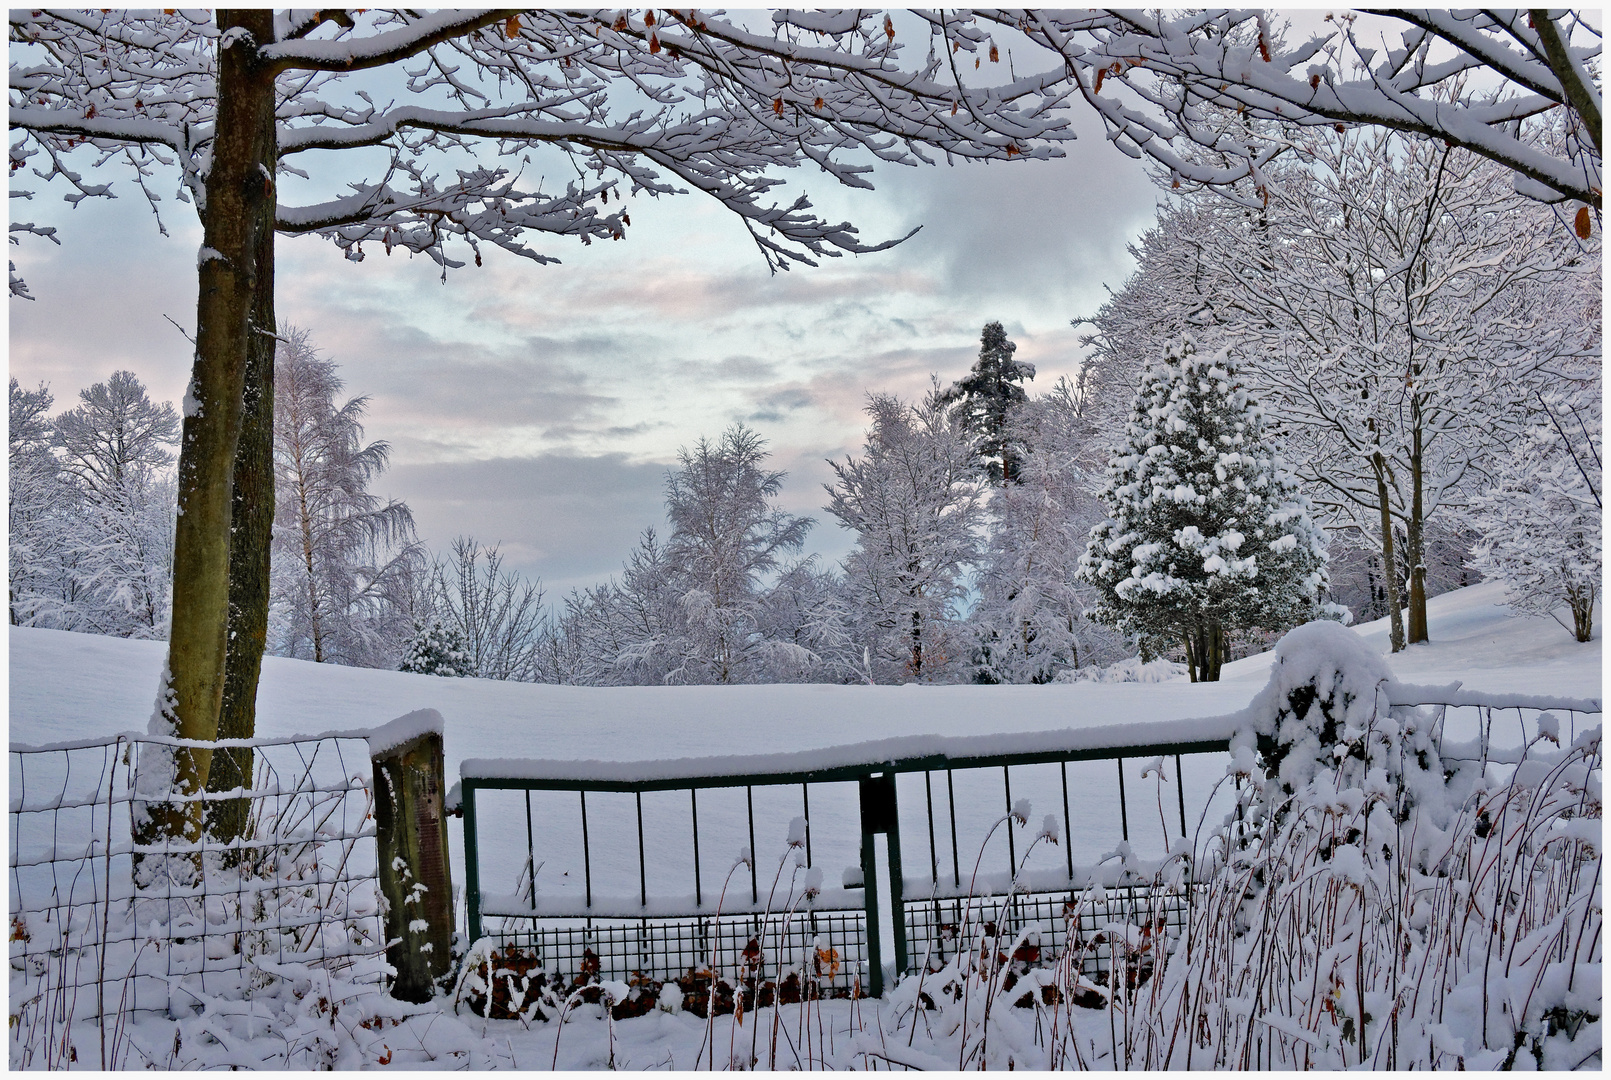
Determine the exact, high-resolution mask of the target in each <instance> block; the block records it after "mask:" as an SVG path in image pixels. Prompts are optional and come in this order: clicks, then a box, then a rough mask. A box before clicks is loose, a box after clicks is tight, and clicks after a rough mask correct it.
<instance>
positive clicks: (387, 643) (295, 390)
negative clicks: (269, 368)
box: [273, 326, 420, 667]
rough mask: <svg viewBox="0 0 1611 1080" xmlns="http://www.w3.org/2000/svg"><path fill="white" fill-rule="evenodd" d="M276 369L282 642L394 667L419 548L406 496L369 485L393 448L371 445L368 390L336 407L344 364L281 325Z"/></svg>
mask: <svg viewBox="0 0 1611 1080" xmlns="http://www.w3.org/2000/svg"><path fill="white" fill-rule="evenodd" d="M280 337H281V339H282V341H281V348H280V350H279V354H278V356H277V358H276V370H275V384H276V386H275V391H276V392H275V398H274V417H275V425H274V426H275V465H276V473H277V475H276V487H277V490H278V495H279V499H278V501H279V509H278V512H277V514H276V523H275V524H276V527H275V547H276V552H275V561H274V579H275V587H274V597H275V610H276V615H277V619H276V622H277V624H278V625H277V631H278V633H277V637H278V641H277V642H276V645H275V648H274V650H273V651H275V652H276V653H278V654H280V655H282V656H294V657H297V658H299V659H307V660H312V661H314V662H315V663H336V664H348V665H351V666H355V667H394V666H395V665H396V664H397V661H398V655H397V654H398V652H399V651H400V649H401V647H402V644H403V642H404V641H406V640H407V637H408V635H409V634H410V632H411V626H410V623H409V621H408V618H407V615H406V611H407V607H406V604H405V601H404V593H405V590H406V587H407V583H408V577H409V570H410V568H411V567H412V565H413V564H414V563H415V562H416V561H417V560H418V558H419V556H420V551H419V547H418V545H417V544H416V543H415V542H414V539H413V532H414V519H413V515H412V514H411V513H410V512H409V509H408V507H407V505H406V504H404V503H400V502H396V501H382V500H381V499H380V498H379V497H378V496H376V495H373V494H371V493H370V491H369V485H370V483H371V482H373V481H374V479H375V478H376V477H377V476H379V475H380V474H381V473H382V472H384V471H385V469H386V459H387V456H388V455H389V453H390V448H389V447H388V446H387V444H386V443H384V442H372V443H369V444H367V445H366V444H365V443H364V441H363V434H364V429H363V424H362V422H361V421H362V417H363V414H364V412H365V410H366V409H367V407H368V402H369V399H368V398H366V397H356V398H352V399H351V400H349V401H347V402H345V403H344V404H337V400H336V399H337V395H338V394H340V393H341V389H342V381H341V377H340V376H339V375H337V374H336V364H335V361H334V360H332V359H331V358H330V357H328V356H324V355H322V354H321V353H320V352H319V351H318V350H317V349H315V348H314V346H313V344H312V342H311V341H310V340H309V335H308V333H307V331H305V330H299V329H297V328H296V327H291V326H282V327H281V330H280Z"/></svg>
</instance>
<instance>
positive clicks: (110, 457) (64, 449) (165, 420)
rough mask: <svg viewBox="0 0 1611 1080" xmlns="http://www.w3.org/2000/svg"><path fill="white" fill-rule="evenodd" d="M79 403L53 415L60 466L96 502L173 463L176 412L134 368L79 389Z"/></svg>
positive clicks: (119, 496) (121, 494)
mask: <svg viewBox="0 0 1611 1080" xmlns="http://www.w3.org/2000/svg"><path fill="white" fill-rule="evenodd" d="M78 396H79V404H78V405H77V406H76V407H74V408H72V409H70V410H68V411H67V412H64V413H62V414H61V415H60V416H58V417H56V420H55V425H54V426H55V435H54V439H53V442H54V445H55V446H56V447H57V448H59V449H60V450H61V465H62V469H63V470H64V471H65V472H66V473H67V474H68V475H69V476H71V477H72V478H73V480H74V482H75V484H76V485H77V486H78V488H79V489H80V490H81V491H83V492H84V493H85V494H86V495H87V496H88V497H90V498H91V499H93V500H94V501H95V502H98V503H102V504H105V505H110V504H114V503H116V502H118V501H119V500H120V499H122V498H123V497H124V493H125V491H126V485H127V482H128V481H130V480H131V479H137V478H139V477H141V476H142V475H144V474H146V473H149V472H150V471H152V470H155V469H161V468H164V467H166V466H168V465H170V464H172V463H173V454H172V453H170V452H169V450H168V448H169V447H171V446H172V445H173V444H174V443H176V442H177V441H178V439H179V414H178V413H176V412H175V411H174V408H173V406H172V405H170V404H169V403H168V402H166V401H164V402H160V403H158V402H154V401H152V400H151V398H150V396H149V395H148V394H147V393H146V389H145V386H144V385H143V384H142V383H141V382H140V380H139V379H138V378H137V377H136V376H135V374H134V373H133V372H132V371H115V372H113V373H112V377H111V378H110V379H108V380H107V381H106V382H104V383H96V384H95V385H94V386H92V387H90V388H89V389H87V390H81V391H79V394H78Z"/></svg>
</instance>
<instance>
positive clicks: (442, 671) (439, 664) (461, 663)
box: [397, 618, 475, 679]
mask: <svg viewBox="0 0 1611 1080" xmlns="http://www.w3.org/2000/svg"><path fill="white" fill-rule="evenodd" d="M397 670H398V671H411V672H413V673H415V674H416V675H440V676H442V677H443V678H447V679H462V678H465V677H467V676H470V675H473V674H475V669H474V665H472V664H471V663H470V654H469V652H468V650H466V648H465V643H464V635H463V634H461V633H459V631H458V630H457V628H455V627H452V626H446V625H444V624H443V623H442V620H441V619H437V618H431V619H428V620H419V621H416V622H415V623H414V636H413V637H412V638H410V639H409V642H408V651H407V652H406V653H405V654H404V656H403V662H402V663H401V664H399V665H398V668H397Z"/></svg>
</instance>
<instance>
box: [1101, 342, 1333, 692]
mask: <svg viewBox="0 0 1611 1080" xmlns="http://www.w3.org/2000/svg"><path fill="white" fill-rule="evenodd" d="M1263 428H1264V410H1263V409H1262V408H1261V407H1260V406H1259V405H1258V404H1257V403H1256V402H1254V401H1253V400H1252V398H1251V397H1249V395H1248V392H1247V390H1246V388H1245V387H1244V386H1243V384H1242V381H1241V379H1240V377H1239V376H1238V375H1237V373H1236V371H1235V369H1234V367H1233V365H1232V364H1231V362H1230V360H1229V359H1228V358H1227V357H1226V355H1225V354H1224V353H1220V354H1218V355H1215V356H1213V357H1212V358H1206V359H1205V358H1203V357H1199V356H1198V355H1197V352H1196V349H1195V347H1194V346H1193V345H1192V342H1191V340H1190V339H1189V338H1187V339H1186V340H1185V341H1184V343H1183V344H1181V345H1180V346H1177V347H1171V348H1170V349H1169V350H1168V351H1167V352H1166V353H1165V354H1164V359H1163V362H1162V363H1159V364H1155V365H1153V366H1152V367H1151V368H1149V369H1148V370H1147V372H1146V373H1145V374H1144V375H1143V376H1142V379H1141V388H1140V390H1139V391H1138V392H1137V393H1136V396H1135V400H1134V402H1133V403H1132V405H1131V407H1130V421H1129V424H1128V425H1127V427H1126V431H1125V441H1124V442H1123V444H1121V445H1120V446H1119V447H1118V448H1117V449H1116V452H1115V454H1114V457H1113V459H1112V461H1111V463H1110V464H1109V466H1108V471H1107V478H1106V482H1105V484H1104V486H1103V489H1102V500H1103V502H1105V503H1106V504H1107V506H1108V509H1109V511H1110V513H1111V514H1112V516H1111V517H1109V518H1108V519H1106V520H1105V521H1103V522H1101V523H1100V524H1099V525H1097V526H1096V528H1094V529H1092V530H1091V539H1090V543H1089V545H1088V546H1087V548H1086V553H1085V555H1084V557H1083V558H1081V560H1080V576H1081V577H1082V578H1083V579H1084V580H1085V581H1088V582H1090V583H1091V584H1092V585H1095V586H1096V587H1097V591H1098V594H1099V601H1098V604H1097V606H1096V607H1095V608H1094V609H1093V610H1092V611H1091V613H1090V614H1091V615H1092V617H1094V618H1096V619H1098V620H1099V621H1102V622H1105V623H1108V624H1109V625H1112V626H1115V627H1117V628H1119V629H1120V630H1123V631H1125V632H1126V633H1129V634H1133V635H1135V636H1136V637H1137V638H1139V639H1140V641H1141V643H1142V645H1143V646H1144V647H1145V648H1147V649H1149V650H1151V651H1162V650H1163V649H1165V648H1168V647H1170V646H1173V645H1176V644H1183V645H1184V646H1185V648H1186V663H1187V666H1188V667H1189V668H1190V669H1191V678H1192V681H1193V682H1202V681H1208V682H1214V681H1217V680H1218V679H1219V672H1220V666H1221V665H1222V664H1223V663H1224V662H1225V660H1226V654H1227V649H1226V634H1227V633H1228V632H1231V631H1235V630H1251V629H1262V630H1270V631H1278V630H1284V629H1286V628H1288V627H1291V626H1294V625H1296V624H1298V623H1301V622H1305V621H1308V620H1310V619H1313V618H1316V617H1318V616H1320V615H1322V614H1329V613H1330V612H1331V610H1332V606H1331V605H1324V608H1323V607H1322V605H1321V603H1320V591H1321V590H1322V589H1324V588H1325V587H1326V584H1327V575H1326V540H1325V535H1324V534H1323V533H1322V532H1321V531H1320V529H1318V528H1317V527H1316V526H1315V525H1314V523H1313V521H1312V520H1311V519H1310V504H1309V500H1308V497H1307V496H1305V495H1303V494H1301V493H1300V492H1299V490H1298V485H1297V481H1296V480H1295V479H1294V478H1293V476H1292V475H1291V474H1290V473H1289V472H1287V471H1286V469H1285V468H1284V467H1283V466H1282V463H1281V461H1280V459H1279V458H1278V457H1277V456H1276V454H1275V451H1274V449H1273V447H1272V446H1271V444H1270V443H1269V442H1268V441H1267V440H1266V439H1265V436H1264V430H1263Z"/></svg>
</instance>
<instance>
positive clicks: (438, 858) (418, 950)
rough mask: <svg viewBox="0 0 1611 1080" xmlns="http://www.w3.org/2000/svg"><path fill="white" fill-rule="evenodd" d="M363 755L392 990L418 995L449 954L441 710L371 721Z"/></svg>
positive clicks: (416, 998) (424, 996) (423, 995)
mask: <svg viewBox="0 0 1611 1080" xmlns="http://www.w3.org/2000/svg"><path fill="white" fill-rule="evenodd" d="M369 756H370V761H371V763H372V765H373V768H374V777H375V843H376V848H377V855H378V858H379V862H380V891H381V907H382V910H383V911H384V912H385V933H386V962H387V963H389V964H390V965H391V966H392V967H393V968H395V969H396V972H397V974H396V977H395V978H394V979H393V981H392V996H393V997H395V998H399V999H401V1000H403V1001H413V1002H425V1001H429V1000H431V998H432V996H433V995H434V994H435V992H436V979H437V978H438V977H440V976H441V975H443V974H445V973H446V972H447V971H448V969H449V968H450V967H451V965H452V960H453V958H452V949H453V881H452V877H451V872H450V869H449V866H448V843H447V820H446V817H445V815H444V814H443V807H442V803H443V796H444V794H445V785H444V783H443V764H442V717H441V715H440V714H439V713H437V712H436V711H435V710H434V709H422V710H420V711H419V712H413V713H409V714H408V715H407V716H403V717H399V718H398V719H396V720H393V721H392V722H391V723H389V724H387V725H385V726H384V727H381V728H377V729H376V730H375V731H373V732H371V733H370V735H369Z"/></svg>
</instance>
